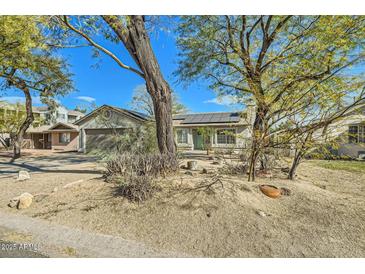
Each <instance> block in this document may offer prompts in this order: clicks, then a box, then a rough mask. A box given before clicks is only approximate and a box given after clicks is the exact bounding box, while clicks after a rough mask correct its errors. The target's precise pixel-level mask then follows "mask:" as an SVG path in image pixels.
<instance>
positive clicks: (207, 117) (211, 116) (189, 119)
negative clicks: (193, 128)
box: [182, 113, 240, 124]
mask: <svg viewBox="0 0 365 274" xmlns="http://www.w3.org/2000/svg"><path fill="white" fill-rule="evenodd" d="M239 120H240V117H239V114H238V113H199V114H188V115H186V116H185V119H184V120H183V121H182V124H205V123H207V124H208V123H229V122H239Z"/></svg>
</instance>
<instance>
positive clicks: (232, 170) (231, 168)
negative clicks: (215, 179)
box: [219, 162, 247, 175]
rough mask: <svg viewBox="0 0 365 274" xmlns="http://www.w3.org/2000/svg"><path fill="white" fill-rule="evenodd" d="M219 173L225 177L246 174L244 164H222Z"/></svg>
mask: <svg viewBox="0 0 365 274" xmlns="http://www.w3.org/2000/svg"><path fill="white" fill-rule="evenodd" d="M219 172H220V173H221V174H226V175H242V174H246V173H247V165H246V164H244V163H234V162H231V163H229V162H224V165H223V167H221V168H220V169H219Z"/></svg>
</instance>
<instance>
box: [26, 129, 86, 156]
mask: <svg viewBox="0 0 365 274" xmlns="http://www.w3.org/2000/svg"><path fill="white" fill-rule="evenodd" d="M25 139H26V140H28V142H29V146H30V148H34V149H53V150H62V151H77V150H78V149H79V146H78V144H79V129H78V127H77V126H76V125H74V124H69V123H61V122H58V123H57V124H54V125H44V126H41V127H36V128H30V129H28V130H27V136H26V138H25Z"/></svg>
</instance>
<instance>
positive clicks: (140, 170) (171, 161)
mask: <svg viewBox="0 0 365 274" xmlns="http://www.w3.org/2000/svg"><path fill="white" fill-rule="evenodd" d="M106 169H107V172H106V176H107V178H108V177H113V176H122V177H131V176H151V177H154V178H156V177H158V176H166V175H168V174H170V173H174V172H176V171H178V170H179V160H178V158H177V157H176V155H174V154H159V153H147V154H142V153H140V154H133V153H130V152H125V153H122V154H119V155H116V156H115V157H113V158H111V159H109V160H108V161H107V162H106Z"/></svg>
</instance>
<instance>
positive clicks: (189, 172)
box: [184, 171, 194, 176]
mask: <svg viewBox="0 0 365 274" xmlns="http://www.w3.org/2000/svg"><path fill="white" fill-rule="evenodd" d="M184 174H185V175H190V176H194V174H193V173H192V172H191V171H185V173H184Z"/></svg>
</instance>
